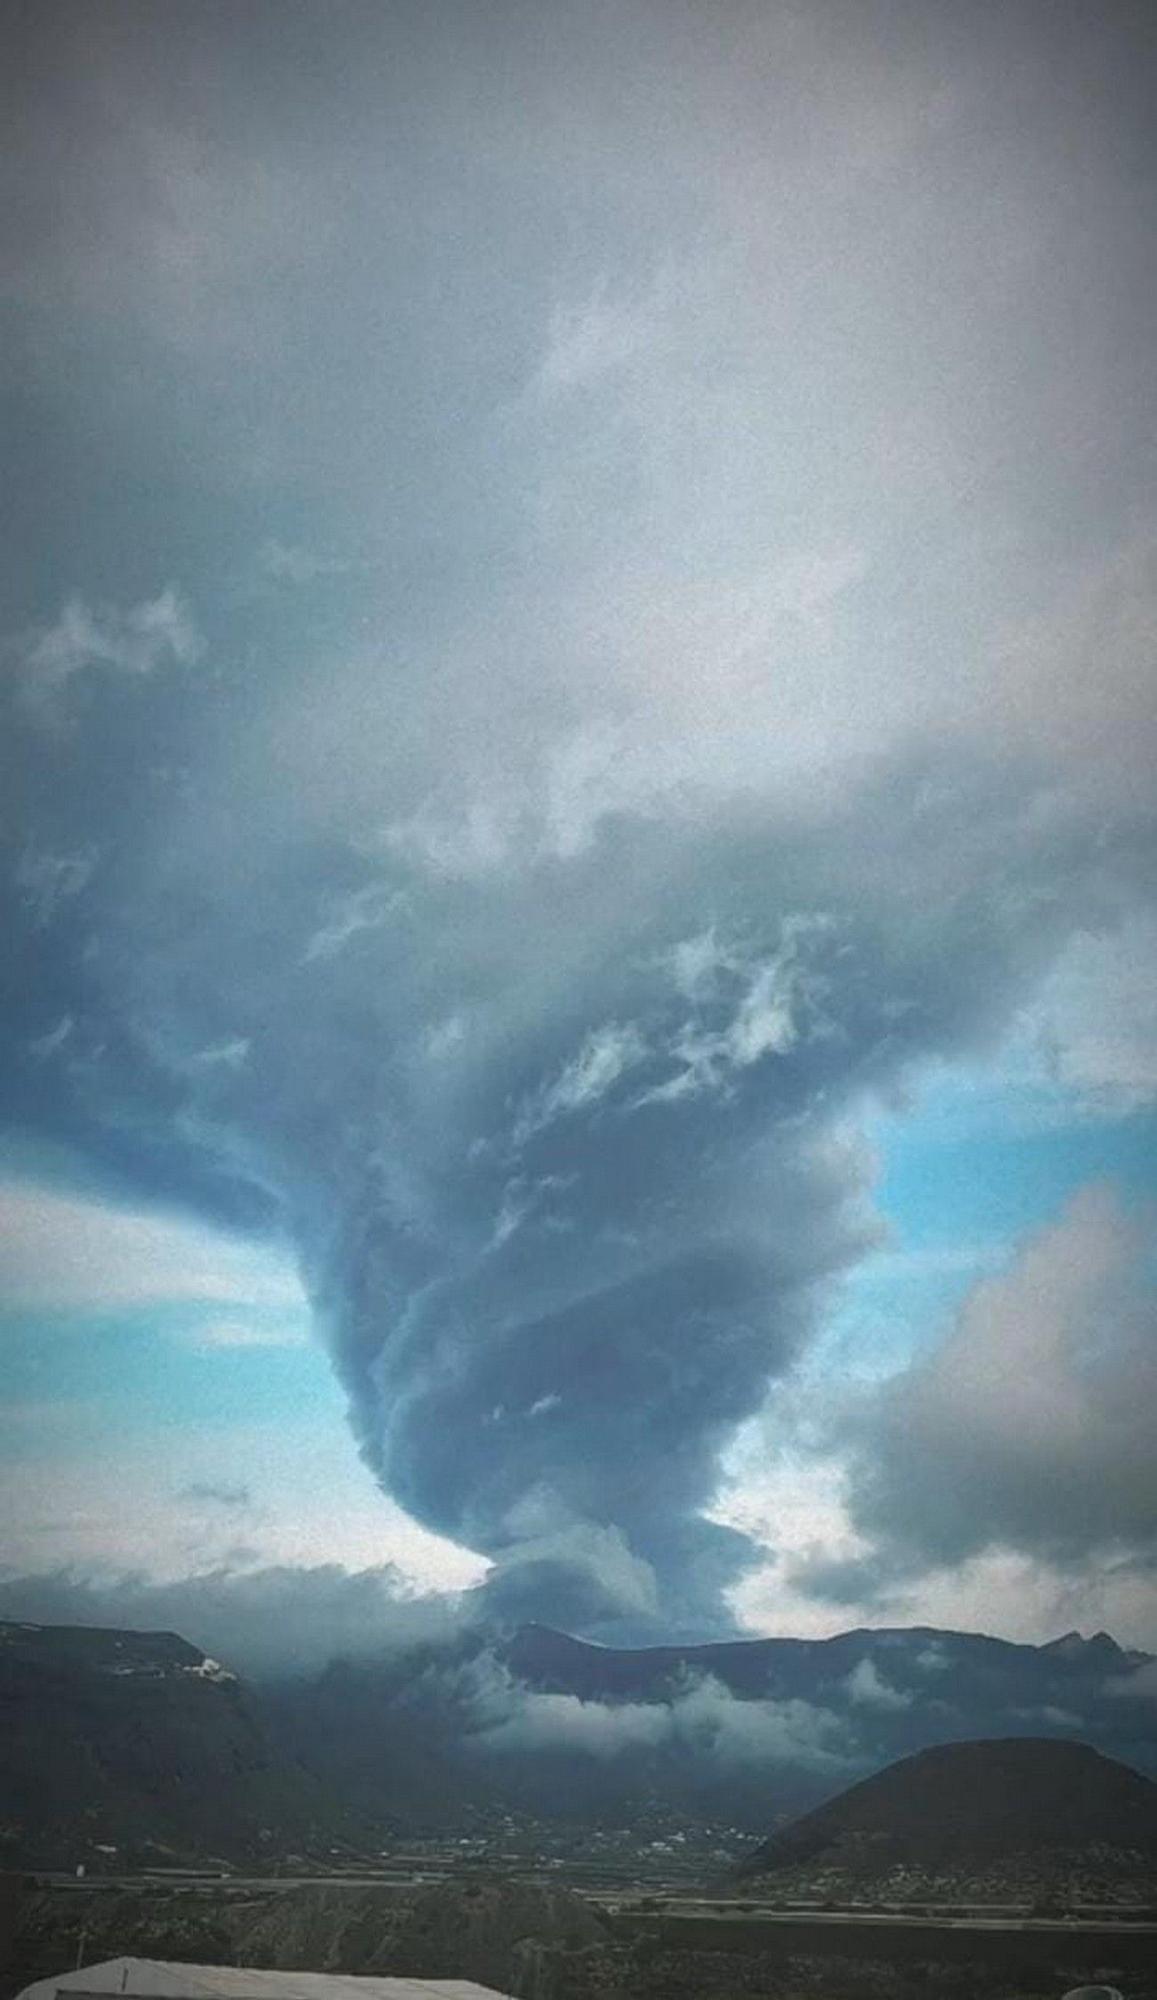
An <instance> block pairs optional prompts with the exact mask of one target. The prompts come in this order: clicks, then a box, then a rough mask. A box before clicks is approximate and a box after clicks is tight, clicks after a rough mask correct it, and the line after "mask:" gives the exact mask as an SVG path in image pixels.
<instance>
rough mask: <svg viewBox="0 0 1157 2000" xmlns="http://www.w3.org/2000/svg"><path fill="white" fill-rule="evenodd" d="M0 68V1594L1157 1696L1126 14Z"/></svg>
mask: <svg viewBox="0 0 1157 2000" xmlns="http://www.w3.org/2000/svg"><path fill="white" fill-rule="evenodd" d="M8 34H9V49H8V57H7V60H6V62H5V64H4V65H3V70H4V77H5V81H4V83H3V86H2V88H3V90H4V91H5V93H6V97H7V103H6V105H5V107H4V110H3V118H2V125H3V130H4V133H5V140H4V144H5V146H6V149H7V151H8V152H9V153H10V155H11V159H10V162H9V165H10V169H11V171H10V175H9V185H10V186H11V187H12V188H13V189H14V190H15V192H14V196H13V198H12V199H10V201H9V202H8V203H7V204H6V209H5V214H4V217H3V220H2V223H0V231H2V271H3V277H2V292H3V305H4V313H5V319H6V323H7V327H8V337H7V339H6V341H5V343H4V357H5V358H4V361H3V364H2V376H0V382H2V398H3V413H4V436H5V462H6V474H7V477H6V487H7V506H6V510H5V514H6V519H5V528H4V538H3V546H2V549H0V670H2V680H0V703H2V706H3V717H2V726H0V759H2V760H3V771H2V785H0V792H2V796H3V798H4V800H5V802H6V803H5V809H4V813H5V816H4V829H3V851H2V861H0V896H2V898H3V908H4V918H5V930H6V936H7V938H8V939H9V940H10V942H9V946H8V949H7V951H6V953H5V970H4V974H3V980H2V983H0V1038H2V1042H3V1057H2V1064H3V1099H2V1111H3V1126H2V1136H0V1239H2V1240H0V1294H2V1300H3V1304H2V1308H0V1342H2V1344H3V1363H4V1365H3V1369H2V1372H0V1381H2V1384H3V1401H2V1403H0V1428H2V1430H3V1435H4V1452H3V1456H2V1469H0V1481H2V1485H3V1505H2V1506H0V1517H2V1518H3V1520H4V1522H5V1529H4V1535H3V1545H2V1547H0V1599H2V1601H3V1603H4V1604H5V1605H6V1606H8V1607H9V1609H11V1610H15V1611H16V1612H17V1613H18V1612H19V1611H20V1609H21V1607H22V1606H27V1605H30V1604H37V1603H42V1602H44V1601H45V1592H46V1591H48V1590H50V1589H51V1591H53V1592H55V1595H54V1597H53V1599H52V1601H53V1602H54V1603H55V1604H57V1605H60V1604H64V1605H66V1606H67V1605H69V1604H72V1605H74V1606H75V1607H76V1612H75V1615H78V1616H82V1615H84V1616H90V1617H93V1618H94V1619H97V1618H98V1617H99V1616H100V1615H105V1616H106V1617H108V1616H111V1615H112V1613H113V1612H114V1611H115V1612H118V1613H119V1615H126V1614H125V1610H124V1607H125V1605H126V1604H128V1605H129V1606H130V1610H131V1609H132V1607H134V1606H135V1607H136V1609H137V1612H138V1613H139V1614H140V1615H141V1616H145V1615H146V1614H147V1613H148V1611H149V1608H150V1606H152V1607H154V1608H155V1607H158V1606H160V1605H161V1603H162V1601H163V1605H164V1610H165V1622H171V1621H172V1622H175V1621H177V1620H179V1619H180V1617H181V1616H182V1606H183V1605H187V1606H188V1608H189V1615H190V1618H191V1619H192V1620H194V1621H195V1619H196V1615H197V1613H196V1607H197V1604H198V1603H199V1602H203V1601H204V1593H205V1592H206V1591H207V1590H216V1591H218V1592H220V1591H222V1590H223V1591H225V1592H226V1593H227V1594H229V1595H230V1601H231V1602H233V1603H235V1604H236V1605H237V1606H238V1607H239V1612H238V1615H239V1616H240V1608H241V1607H243V1606H244V1605H246V1604H250V1605H252V1604H254V1603H258V1602H260V1603H262V1604H264V1603H267V1602H269V1601H271V1598H275V1599H276V1601H277V1602H278V1603H282V1602H283V1601H284V1600H285V1598H286V1595H287V1594H288V1596H290V1597H292V1598H293V1600H294V1602H295V1603H297V1604H298V1605H299V1606H301V1605H305V1606H307V1607H308V1608H309V1615H310V1616H311V1617H315V1618H316V1619H317V1621H319V1622H321V1623H324V1622H325V1621H326V1620H327V1619H329V1620H331V1621H332V1623H333V1629H334V1630H335V1631H341V1632H345V1631H347V1630H351V1631H352V1630H354V1629H355V1628H356V1629H358V1630H361V1629H362V1627H363V1626H364V1625H365V1623H366V1620H367V1618H368V1621H369V1624H370V1625H374V1624H375V1621H376V1620H381V1621H384V1624H385V1625H388V1623H389V1620H390V1618H391V1617H404V1616H405V1615H409V1611H412V1608H413V1601H414V1600H415V1598H417V1599H419V1600H421V1601H423V1602H425V1601H426V1600H427V1599H429V1600H431V1601H441V1600H442V1599H443V1598H444V1599H445V1601H446V1602H447V1603H450V1602H451V1601H453V1600H454V1599H455V1597H456V1594H460V1593H462V1592H466V1593H467V1596H468V1597H469V1596H471V1595H472V1594H473V1597H475V1598H477V1597H478V1596H479V1595H481V1597H482V1599H483V1600H484V1601H485V1603H486V1604H487V1605H488V1606H489V1607H491V1608H492V1610H493V1614H494V1616H495V1617H499V1618H502V1619H505V1620H508V1621H511V1620H517V1619H519V1618H538V1619H541V1620H543V1621H545V1622H549V1623H555V1624H559V1625H562V1626H565V1627H566V1628H567V1629H569V1630H572V1631H576V1632H581V1633H584V1634H587V1635H589V1636H593V1637H596V1638H600V1639H603V1640H614V1641H619V1642H622V1643H645V1642H646V1641H648V1640H654V1639H658V1638H667V1637H681V1638H706V1637H711V1636H717V1635H719V1634H726V1633H729V1632H736V1631H738V1632H765V1633H772V1632H783V1633H791V1632H796V1633H804V1634H807V1633H815V1634H820V1633H827V1632H834V1631H838V1630H842V1629H846V1628H847V1627H849V1626H852V1625H865V1624H866V1625H888V1624H903V1623H910V1622H919V1623H926V1624H942V1625H948V1626H955V1627H967V1628H969V1629H984V1630H988V1631H993V1632H997V1633H1000V1634H1002V1635H1004V1636H1008V1637H1014V1638H1025V1639H1030V1640H1038V1641H1039V1640H1045V1639H1048V1638H1050V1637H1052V1636H1054V1634H1055V1633H1056V1632H1057V1631H1060V1630H1064V1629H1066V1628H1068V1627H1073V1626H1077V1627H1081V1628H1083V1629H1086V1630H1091V1629H1096V1628H1097V1627H1099V1626H1108V1627H1109V1628H1110V1629H1111V1630H1112V1631H1113V1632H1114V1634H1115V1635H1116V1636H1117V1637H1118V1639H1119V1640H1121V1641H1122V1643H1126V1644H1131V1645H1134V1646H1146V1645H1148V1646H1152V1647H1157V1590H1155V1588H1154V1573H1155V1568H1157V1471H1155V1469H1154V1468H1155V1467H1157V1435H1155V1430H1157V1309H1155V1301H1154V1261H1153V1217H1154V1212H1155V1211H1154V1199H1155V1195H1157V1144H1155V1140H1157V1116H1155V1110H1157V1025H1155V1018H1154V1009H1153V1005H1152V994H1153V991H1154V976H1155V973H1157V908H1155V899H1154V883H1155V882H1157V796H1155V786H1154V777H1153V773H1154V771H1155V770H1157V698H1155V690H1157V673H1155V663H1154V651H1155V638H1157V502H1155V490H1154V450H1153V439H1154V386H1155V385H1154V356H1153V342H1152V333H1151V329H1152V324H1153V312H1154V304H1155V301H1154V298H1153V295H1152V294H1153V285H1152V272H1153V270H1154V268H1155V261H1154V257H1153V242H1152V224H1153V217H1154V214H1155V213H1157V203H1155V199H1154V196H1155V189H1154V170H1155V165H1157V155H1155V149H1154V143H1153V138H1152V121H1151V104H1152V94H1153V89H1154V85H1155V83H1157V78H1155V77H1154V73H1153V72H1154V67H1155V57H1157V22H1155V19H1154V16H1153V13H1152V10H1151V9H1149V8H1146V7H1144V6H1141V5H1125V4H1120V0H1108V4H1105V5H1103V6H1101V7H1098V8H1096V9H1088V8H1078V7H1075V6H1069V5H1067V4H1061V5H1058V4H1056V0H1011V4H1009V3H1008V0H1005V4H1003V5H1000V6H995V5H993V6H989V5H987V4H984V0H978V4H976V5H975V6H972V7H969V8H961V7H959V6H949V5H944V6H940V5H937V4H929V0H921V4H918V5H917V4H904V0H856V4H850V0H848V4H838V0H832V4H823V3H822V0H820V4H814V0H813V4H807V5H803V4H790V3H785V4H776V0H760V4H755V0H720V4H714V5H711V6H705V5H699V4H691V0H662V4H658V0H655V4H644V3H643V0H617V4H614V5H612V4H609V0H607V4H602V0H592V4H590V5H588V6H585V7H582V8H577V9H575V8H570V7H562V6H556V5H553V4H546V5H543V4H537V5H534V6H531V5H529V4H519V0H494V4H487V5H477V4H466V0H460V4H454V0H424V4H419V0H408V3H407V0H398V4H393V0H374V4H369V0H329V4H327V5H325V6H320V5H316V4H312V5H302V4H298V0H277V4H271V3H270V0H249V4H247V5H246V6H245V7H244V8H238V7H235V6H233V5H231V4H219V0H201V4H199V5H198V6H196V7H189V6H186V5H183V4H171V0H149V4H147V5H140V4H132V0H106V4H104V5H102V6H101V7H100V8H93V7H91V6H89V5H87V4H81V0H39V4H36V5H28V6H23V7H17V8H15V9H14V10H12V12H11V14H10V19H9V29H8ZM182 1592H184V1596H182ZM70 1593H71V1595H70ZM150 1593H152V1595H150ZM367 1605H368V1606H370V1607H371V1609H370V1611H369V1612H368V1613H367V1611H366V1606H367ZM351 1607H352V1608H351ZM407 1607H408V1608H409V1611H408V1610H407ZM343 1620H344V1621H345V1622H344V1623H343ZM375 1629H376V1625H375ZM190 1636H193V1637H196V1633H195V1632H192V1633H191V1634H190Z"/></svg>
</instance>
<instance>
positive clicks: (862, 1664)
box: [845, 1658, 914, 1714]
mask: <svg viewBox="0 0 1157 2000" xmlns="http://www.w3.org/2000/svg"><path fill="white" fill-rule="evenodd" d="M845 1685H846V1686H847V1690H848V1694H849V1696H850V1697H851V1700H852V1702H853V1703H854V1705H855V1706H856V1707H857V1708H875V1709H880V1710H882V1711H883V1712H884V1713H885V1714H887V1713H889V1712H891V1711H895V1710H897V1709H905V1708H911V1706H912V1702H913V1699H914V1697H913V1696H912V1695H911V1694H908V1693H905V1692H904V1690H903V1689H901V1688H895V1687H893V1686H892V1684H891V1682H890V1681H887V1680H885V1679H884V1676H883V1674H882V1673H881V1672H880V1669H879V1668H878V1666H877V1665H876V1662H875V1661H874V1660H873V1659H871V1658H866V1659H863V1660H860V1661H859V1662H858V1664H857V1665H856V1666H854V1667H853V1668H852V1671H851V1673H850V1674H849V1675H848V1678H847V1682H846V1684H845Z"/></svg>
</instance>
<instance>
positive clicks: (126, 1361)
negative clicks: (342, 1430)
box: [0, 1303, 341, 1453]
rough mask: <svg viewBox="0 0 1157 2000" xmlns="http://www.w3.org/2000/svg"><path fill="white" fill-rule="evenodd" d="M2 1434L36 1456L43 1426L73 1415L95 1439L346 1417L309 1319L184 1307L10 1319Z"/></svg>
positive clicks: (27, 1314)
mask: <svg viewBox="0 0 1157 2000" xmlns="http://www.w3.org/2000/svg"><path fill="white" fill-rule="evenodd" d="M0 1344H2V1346H3V1352H4V1373H5V1394H4V1399H3V1404H2V1405H0V1407H2V1408H4V1409H5V1410H6V1411H7V1425H6V1429H7V1433H8V1437H9V1440H10V1443H11V1446H12V1448H13V1449H16V1450H19V1449H21V1448H23V1449H24V1450H26V1451H29V1452H32V1453H35V1452H36V1451H37V1450H38V1449H39V1448H40V1442H39V1441H40V1434H41V1431H42V1429H43V1425H44V1421H45V1419H46V1417H47V1416H48V1414H49V1413H51V1421H52V1423H53V1426H54V1427H55V1428H58V1427H59V1426H60V1424H61V1423H64V1424H65V1425H67V1423H68V1421H69V1412H70V1410H71V1411H74V1412H75V1413H76V1420H77V1422H78V1424H79V1425H81V1426H82V1427H83V1429H84V1431H85V1433H86V1435H87V1437H88V1439H89V1441H90V1442H91V1440H92V1439H93V1437H94V1435H95V1434H97V1433H101V1434H107V1435H108V1436H109V1437H110V1439H111V1438H112V1437H114V1436H115V1437H120V1438H124V1437H129V1436H132V1437H141V1436H144V1435H146V1434H150V1433H153V1432H156V1431H162V1430H163V1431H173V1430H176V1431H183V1430H187V1429H196V1430H206V1429H209V1430H222V1431H223V1430H227V1429H236V1428H238V1427H243V1426H246V1425H251V1424H252V1423H254V1422H256V1421H260V1422H263V1423H274V1424H275V1423H278V1422H294V1421H298V1420H300V1419H302V1418H303V1417H306V1416H310V1415H314V1416H316V1418H317V1421H318V1422H319V1423H322V1422H325V1423H338V1422H340V1409H339V1406H340V1401H341V1398H340V1394H339V1392H338V1390H337V1386H336V1384H335V1382H334V1378H333V1373H332V1370H331V1367H330V1364H329V1362H328V1360H327V1358H326V1356H325V1355H324V1353H323V1352H322V1351H321V1349H320V1348H318V1347H316V1346H314V1345H312V1344H311V1343H310V1341H309V1339H308V1332H307V1324H306V1321H305V1316H304V1314H298V1315H293V1314H292V1313H290V1312H287V1311H286V1310H285V1309H284V1308H277V1309H273V1308H266V1309H254V1308H247V1309H246V1311H245V1312H244V1314H243V1315H242V1314H240V1313H229V1314H228V1316H227V1315H226V1313H225V1312H224V1311H223V1310H221V1309H215V1310H213V1311H207V1310H205V1309H204V1308H199V1307H193V1306H190V1305H188V1304H186V1303H182V1304H180V1305H174V1306H168V1307H163V1306H162V1307H157V1306H151V1307H149V1308H148V1309H143V1308H141V1309H137V1310H132V1311H120V1312H115V1313H110V1312H108V1311H97V1312H94V1311H91V1310H86V1309H79V1308H76V1309H72V1310H70V1311H63V1312H60V1311H58V1312H46V1311H44V1310H39V1311H23V1312H9V1313H7V1314H6V1315H4V1316H3V1318H2V1319H0Z"/></svg>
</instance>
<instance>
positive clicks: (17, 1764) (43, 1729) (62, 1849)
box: [0, 1624, 341, 1869]
mask: <svg viewBox="0 0 1157 2000" xmlns="http://www.w3.org/2000/svg"><path fill="white" fill-rule="evenodd" d="M340 1823H341V1815H340V1813H339V1812H338V1811H337V1810H336V1809H335V1808H334V1806H333V1804H332V1802H331V1799H330V1797H329V1795H328V1794H327V1792H326V1791H325V1789H324V1787H323V1786H322V1785H321V1784H320V1783H319V1781H318V1780H317V1779H316V1778H314V1777H311V1776H310V1774H309V1773H307V1772H306V1771H305V1770H303V1769H302V1768H301V1767H300V1765H299V1764H298V1763H296V1762H295V1761H294V1759H293V1758H291V1757H290V1756H288V1755H287V1754H286V1753H285V1752H284V1751H283V1750H282V1749H281V1748H280V1747H279V1745H278V1743H277V1742H276V1741H275V1739H274V1737H273V1735H272V1734H271V1732H270V1729H269V1727H268V1724H267V1721H266V1719H265V1717H264V1714H263V1712H262V1709H261V1706H260V1703H259V1700H258V1699H257V1698H256V1697H254V1696H253V1695H252V1694H251V1693H250V1691H249V1690H248V1689H247V1688H246V1687H245V1686H244V1684H243V1683H242V1682H241V1681H239V1680H238V1678H237V1676H236V1675H235V1674H232V1673H230V1672H229V1671H228V1670H227V1669H226V1668H224V1667H222V1666H220V1665H218V1663H217V1662H216V1661H214V1660H211V1659H208V1658H207V1657H206V1655H205V1654H204V1653H202V1652H200V1651H199V1650H198V1649H197V1647H195V1646H191V1645H189V1643H188V1642H187V1641H186V1640H184V1639H181V1638H178V1637H177V1635H176V1633H173V1632H122V1631H109V1630H98V1629H94V1628H92V1627H88V1626H57V1625H26V1624H0V1863H2V1865H5V1866H8V1867H12V1866H38V1867H41V1866H45V1867H46V1866H65V1867H71V1866H75V1865H76V1864H77V1863H79V1862H84V1863H85V1864H86V1866H88V1867H89V1868H90V1869H92V1868H93V1867H94V1866H95V1867H97V1868H106V1869H108V1868H115V1867H118V1866H124V1865H125V1864H126V1863H131V1862H134V1861H140V1860H142V1859H145V1858H149V1857H151V1858H152V1859H154V1860H155V1859H158V1858H160V1856H159V1854H158V1849H159V1850H161V1851H162V1852H164V1853H166V1854H167V1856H168V1857H169V1858H180V1859H185V1858H187V1857H193V1856H203V1855H205V1854H208V1853H215V1854H220V1855H224V1856H231V1855H236V1856H239V1857H243V1856H246V1855H253V1854H257V1853H260V1852H262V1851H264V1850H266V1849H267V1848H269V1847H272V1848H273V1851H275V1852H276V1851H283V1850H284V1849H285V1847H287V1846H297V1847H300V1846H301V1845H303V1844H307V1843H309V1842H310V1841H311V1840H319V1839H324V1840H325V1841H326V1842H327V1844H332V1842H333V1841H334V1840H336V1839H338V1838H339V1837H340V1834H339V1825H340Z"/></svg>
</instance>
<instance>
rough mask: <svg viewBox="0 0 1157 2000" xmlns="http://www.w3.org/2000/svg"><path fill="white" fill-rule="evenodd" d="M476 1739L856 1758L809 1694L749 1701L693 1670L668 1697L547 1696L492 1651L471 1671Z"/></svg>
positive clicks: (829, 1762)
mask: <svg viewBox="0 0 1157 2000" xmlns="http://www.w3.org/2000/svg"><path fill="white" fill-rule="evenodd" d="M471 1696H472V1699H471V1707H472V1710H473V1716H472V1720H473V1729H474V1734H473V1738H472V1741H473V1743H474V1744H475V1746H476V1747H478V1748H481V1749H485V1750H488V1751H491V1752H519V1753H523V1754H526V1753H534V1752H547V1753H551V1754H562V1755H567V1754H577V1755H579V1756H582V1757H590V1758H593V1759H595V1760H596V1761H600V1762H602V1761H608V1762H609V1761H614V1760H616V1759H621V1758H622V1757H624V1756H625V1755H629V1754H630V1753H631V1752H635V1751H644V1752H651V1753H656V1752H658V1753H667V1754H670V1755H674V1756H677V1757H679V1758H680V1759H682V1760H684V1761H685V1762H691V1761H693V1762H694V1763H695V1764H697V1765H702V1764H708V1765H715V1766H717V1767H718V1768H720V1769H721V1770H724V1771H726V1770H728V1769H738V1770H749V1769H750V1768H751V1767H752V1766H755V1767H764V1768H767V1769H771V1770H774V1769H775V1768H777V1767H783V1766H794V1767H796V1768H800V1767H802V1768H804V1769H808V1770H814V1771H822V1772H829V1773H832V1774H833V1775H835V1774H839V1773H842V1772H845V1771H847V1770H848V1769H849V1768H850V1766H851V1764H852V1762H853V1761H854V1759H853V1755H852V1744H851V1738H850V1736H849V1733H848V1731H847V1729H846V1727H845V1724H844V1723H843V1721H842V1720H841V1718H840V1717H838V1716H837V1715H835V1714H834V1713H832V1712H831V1711H830V1710H829V1709H826V1708H823V1707H821V1706H818V1705H813V1704H812V1703H811V1702H807V1701H803V1700H800V1699H791V1700H783V1701H772V1700H741V1699H740V1698H739V1697H737V1696H735V1695H733V1694H732V1693H731V1691H730V1690H729V1689H728V1688H726V1687H724V1685H723V1684H722V1682H721V1681H718V1680H716V1679H715V1678H714V1677H713V1676H712V1675H711V1674H696V1675H689V1676H688V1677H687V1679H686V1681H685V1683H684V1684H683V1686H682V1687H680V1688H678V1689H677V1690H676V1692H675V1693H674V1695H673V1696H672V1698H671V1699H670V1700H668V1701H663V1702H631V1701H623V1702H604V1701H593V1700H583V1699H581V1698H580V1697H579V1696H578V1695H572V1694H540V1693H536V1692H533V1691H531V1690H528V1689H527V1688H525V1687H522V1686H520V1685H519V1684H518V1683H517V1682H516V1681H514V1680H513V1679H512V1677H511V1676H510V1674H509V1672H508V1671H507V1670H506V1669H504V1668H502V1667H501V1666H500V1665H499V1664H498V1663H497V1662H495V1661H493V1660H492V1659H489V1658H487V1657H486V1656H484V1657H483V1662H482V1663H481V1666H480V1667H479V1666H478V1665H476V1666H475V1667H474V1669H473V1673H472V1689H471Z"/></svg>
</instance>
